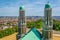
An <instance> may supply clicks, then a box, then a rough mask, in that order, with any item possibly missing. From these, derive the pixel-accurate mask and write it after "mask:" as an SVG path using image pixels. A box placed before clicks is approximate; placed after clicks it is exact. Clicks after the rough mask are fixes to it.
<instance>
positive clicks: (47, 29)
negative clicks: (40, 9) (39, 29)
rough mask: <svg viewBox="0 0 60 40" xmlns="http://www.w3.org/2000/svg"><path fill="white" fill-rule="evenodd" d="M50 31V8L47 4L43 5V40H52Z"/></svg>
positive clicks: (51, 22)
mask: <svg viewBox="0 0 60 40" xmlns="http://www.w3.org/2000/svg"><path fill="white" fill-rule="evenodd" d="M52 29H53V20H52V7H51V5H50V3H47V4H45V8H44V22H43V39H44V40H52Z"/></svg>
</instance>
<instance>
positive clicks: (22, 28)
mask: <svg viewBox="0 0 60 40" xmlns="http://www.w3.org/2000/svg"><path fill="white" fill-rule="evenodd" d="M52 29H53V20H52V8H51V6H50V4H49V3H47V4H45V8H44V19H43V31H42V35H43V40H52ZM25 33H26V21H25V9H24V6H21V7H20V9H19V17H18V34H17V40H19V39H20V38H21V37H22V36H23V35H24V34H25ZM27 40H28V39H27Z"/></svg>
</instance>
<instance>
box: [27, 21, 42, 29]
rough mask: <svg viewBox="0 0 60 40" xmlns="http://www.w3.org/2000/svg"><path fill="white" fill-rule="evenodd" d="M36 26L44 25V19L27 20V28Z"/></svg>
mask: <svg viewBox="0 0 60 40" xmlns="http://www.w3.org/2000/svg"><path fill="white" fill-rule="evenodd" d="M33 26H35V27H36V28H41V27H42V20H37V21H35V22H27V28H31V27H33Z"/></svg>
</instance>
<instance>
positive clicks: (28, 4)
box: [0, 0, 60, 16]
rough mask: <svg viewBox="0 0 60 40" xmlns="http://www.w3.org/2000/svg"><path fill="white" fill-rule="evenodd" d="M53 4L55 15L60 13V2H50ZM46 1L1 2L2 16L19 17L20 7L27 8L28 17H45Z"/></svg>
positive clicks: (2, 0)
mask: <svg viewBox="0 0 60 40" xmlns="http://www.w3.org/2000/svg"><path fill="white" fill-rule="evenodd" d="M49 1H50V3H51V4H52V8H53V15H57V16H58V15H59V13H60V11H59V10H60V0H49ZM46 2H47V1H46V0H9V1H8V0H1V1H0V16H18V14H19V7H20V6H21V5H24V6H25V11H26V16H43V14H44V6H45V5H44V4H46Z"/></svg>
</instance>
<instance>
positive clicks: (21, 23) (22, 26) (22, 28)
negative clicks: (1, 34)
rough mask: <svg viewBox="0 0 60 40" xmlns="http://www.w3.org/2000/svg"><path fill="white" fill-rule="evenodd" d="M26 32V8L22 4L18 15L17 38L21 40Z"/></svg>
mask: <svg viewBox="0 0 60 40" xmlns="http://www.w3.org/2000/svg"><path fill="white" fill-rule="evenodd" d="M25 33H26V22H25V9H24V6H20V8H19V17H18V34H17V40H19V39H20V38H21V37H22V36H23V35H24V34H25Z"/></svg>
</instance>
